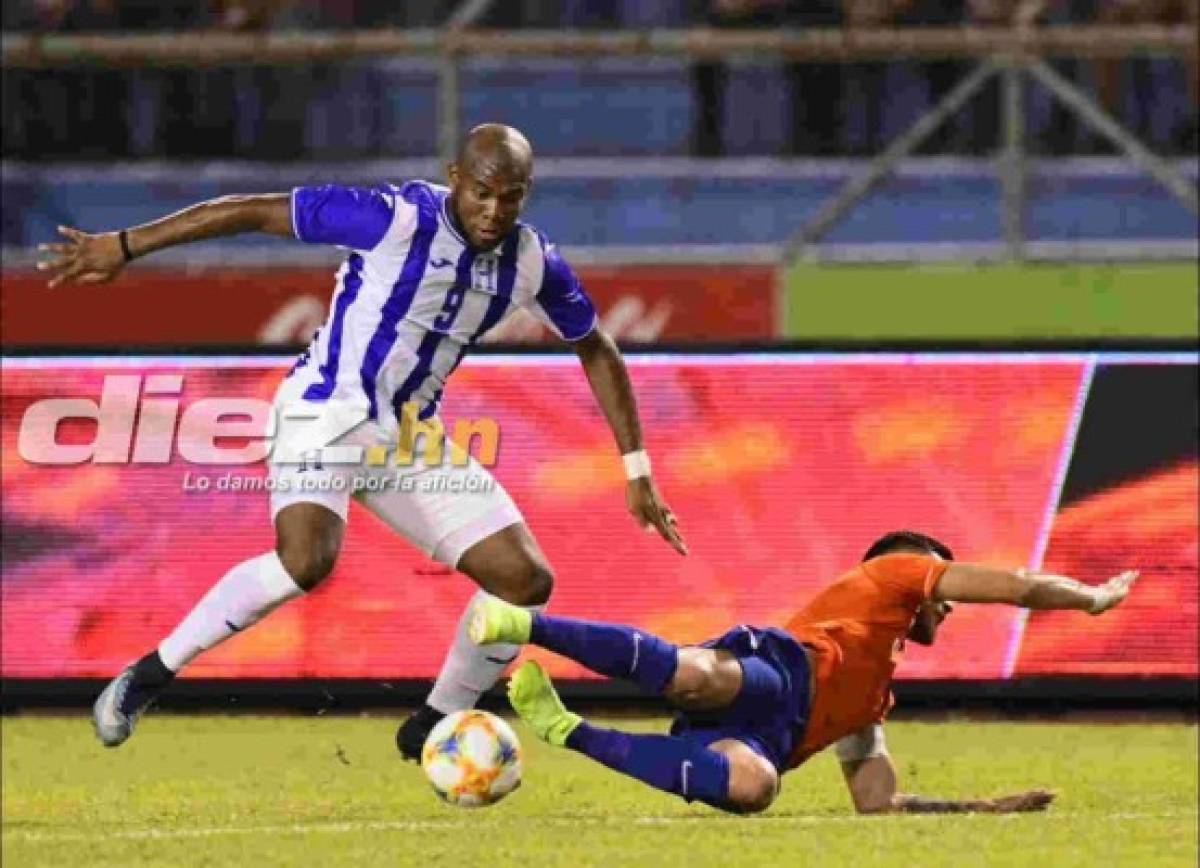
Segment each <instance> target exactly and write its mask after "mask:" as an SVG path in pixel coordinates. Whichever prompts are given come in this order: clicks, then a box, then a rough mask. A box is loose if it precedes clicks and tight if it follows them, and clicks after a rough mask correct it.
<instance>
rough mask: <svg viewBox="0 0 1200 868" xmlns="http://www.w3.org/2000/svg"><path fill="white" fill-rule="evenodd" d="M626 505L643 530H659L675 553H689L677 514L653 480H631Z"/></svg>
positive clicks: (626, 488)
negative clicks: (672, 510)
mask: <svg viewBox="0 0 1200 868" xmlns="http://www.w3.org/2000/svg"><path fill="white" fill-rule="evenodd" d="M625 503H626V505H627V506H628V507H629V513H630V515H632V516H633V517H634V519H635V520H636V521H637V523H638V524H640V525H641V526H642V529H643V530H645V531H647V532H650V531H651V530H657V531H658V533H659V535H660V536H662V538H663V539H665V540H666V541H667V542H669V543H670V544H671V548H673V549H675V551H677V552H679V553H680V554H681V555H686V554H687V553H688V547H687V543H685V542H684V541H683V537H682V536H680V534H679V522H678V520H676V518H675V513H673V512H671V508H670V507H669V506H667V505H666V504H665V503H663V499H662V497H661V496H660V495H659V493H658V488H656V487H655V485H654V480H653V479H651V478H650V477H648V476H642V477H639V478H637V479H631V480H629V484H628V485H626V486H625Z"/></svg>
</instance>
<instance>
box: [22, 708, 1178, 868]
mask: <svg viewBox="0 0 1200 868" xmlns="http://www.w3.org/2000/svg"><path fill="white" fill-rule="evenodd" d="M625 725H626V726H629V727H632V728H647V727H654V726H658V725H659V724H658V723H657V722H655V721H646V720H639V721H634V722H629V723H626V724H625ZM394 726H395V721H394V720H393V719H391V718H389V717H374V718H372V717H329V716H321V717H250V716H227V717H214V716H204V717H181V716H170V715H157V716H155V715H153V714H152V715H150V716H149V717H147V718H146V719H145V720H143V721H142V724H141V728H140V730H139V732H138V733H137V735H136V736H135V738H134V739H133V740H132V741H131V742H129V743H128V744H127V745H125V746H123V747H122V748H120V749H117V750H105V749H103V748H101V747H100V746H99V745H98V744H97V743H96V742H95V741H93V738H92V734H91V730H90V726H89V724H88V722H87V721H86V719H84V718H82V717H8V718H4V719H3V770H4V777H3V785H4V797H3V815H4V834H3V863H4V865H5V868H18V866H27V865H47V866H50V865H52V866H84V865H88V866H90V865H113V866H118V865H119V866H123V868H129V866H140V865H188V866H192V865H213V866H235V865H255V866H257V865H305V866H314V865H315V866H321V868H327V866H343V865H354V866H359V865H408V864H412V865H423V866H425V865H472V866H491V865H498V866H501V865H502V866H508V865H519V866H541V865H562V866H571V868H579V866H586V865H603V866H608V868H624V866H636V865H646V866H664V865H687V866H722V868H724V866H738V865H753V866H756V868H766V866H783V865H800V864H813V865H853V866H855V868H860V866H866V865H884V864H887V865H921V866H922V868H924V866H938V865H955V866H962V865H989V866H990V865H1014V866H1017V865H1022V866H1023V865H1037V866H1039V868H1049V866H1060V865H1079V866H1096V865H1106V866H1107V865H1129V866H1152V865H1179V866H1194V865H1195V864H1196V834H1197V829H1196V807H1197V805H1196V784H1197V781H1196V762H1197V752H1196V728H1195V726H1190V725H1183V724H1175V725H1170V724H1163V725H1149V724H1136V725H1135V724H1123V725H1062V724H1031V723H975V722H965V721H951V722H942V723H894V724H892V725H890V727H889V729H890V734H889V739H890V744H891V748H892V752H893V754H894V755H895V756H896V758H897V763H898V767H899V768H900V770H901V774H902V778H903V782H904V784H905V787H906V789H909V790H911V791H914V792H920V793H924V794H929V795H943V796H966V795H978V794H1000V793H1003V792H1007V791H1013V790H1018V789H1022V788H1025V787H1030V786H1035V785H1048V786H1051V787H1053V788H1056V789H1057V790H1058V791H1059V792H1060V794H1061V795H1060V798H1059V801H1058V803H1057V804H1055V805H1054V807H1053V808H1052V810H1051V811H1050V812H1049V813H1047V814H1041V815H1028V816H1010V817H998V816H986V815H979V816H938V817H928V816H926V817H868V818H858V817H854V816H852V815H851V813H850V810H849V804H848V800H847V797H846V794H845V792H844V788H843V786H842V784H841V781H840V775H839V773H838V771H837V767H836V763H835V762H834V760H833V759H832V757H828V756H820V757H817V758H816V759H814V760H813V761H812V762H811V763H810V764H809V765H808V766H806V767H804V768H803V769H801V770H799V771H797V772H793V773H792V774H790V775H788V777H787V778H786V779H785V780H786V782H785V786H784V791H783V794H782V796H781V797H780V799H779V800H778V801H777V802H776V804H775V805H774V806H773V807H772V808H771V810H770V811H769V812H768V813H766V814H764V815H761V816H758V817H747V818H741V817H727V816H724V815H722V814H719V813H716V812H714V811H711V810H709V809H707V808H704V807H702V806H695V805H691V806H689V805H687V804H685V803H683V802H682V801H680V800H678V799H676V798H673V797H669V796H666V795H662V794H660V793H657V792H655V791H652V790H650V789H647V788H645V787H643V786H642V785H640V784H638V783H636V782H634V781H630V780H628V779H625V778H622V777H618V776H617V775H615V774H613V773H611V772H608V771H607V770H606V769H603V768H601V767H600V766H597V765H595V764H593V763H591V762H589V761H587V760H585V759H584V758H582V757H580V756H578V755H575V754H572V753H569V752H566V751H562V750H557V749H551V748H548V747H545V746H544V745H542V744H540V743H537V742H535V741H534V740H533V738H532V735H531V734H530V733H529V731H528V730H525V729H519V730H518V731H519V734H520V735H521V737H522V739H523V741H524V742H525V746H526V748H527V754H526V763H527V766H526V775H525V783H524V786H523V787H522V788H521V789H520V790H518V791H517V792H516V793H514V794H513V795H512V796H511V797H510V798H509V799H508V800H506V801H505V802H503V803H501V804H500V805H497V806H494V807H492V808H487V809H483V810H475V811H467V810H461V809H455V808H450V807H447V806H444V805H442V804H441V803H440V802H439V801H438V800H437V799H436V797H435V796H434V795H433V793H432V791H431V790H430V789H429V788H428V787H427V785H426V783H425V781H424V778H423V777H422V776H421V775H420V773H419V771H418V770H417V769H416V768H415V767H413V766H410V765H405V764H402V763H401V762H400V761H399V760H398V759H397V757H396V754H395V749H394V747H393V745H392V734H393V731H394Z"/></svg>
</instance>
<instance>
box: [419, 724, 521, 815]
mask: <svg viewBox="0 0 1200 868" xmlns="http://www.w3.org/2000/svg"><path fill="white" fill-rule="evenodd" d="M421 766H422V768H424V769H425V776H426V777H428V778H429V782H430V783H431V784H433V789H434V792H436V793H437V794H438V795H439V796H440V797H441V798H442V799H443V800H444V801H446V802H449V803H450V804H451V805H456V806H457V807H460V808H479V807H483V806H484V805H491V804H494V803H496V802H498V801H500V800H501V799H503V798H504V797H505V796H507V795H508V794H509V793H511V792H512V791H513V790H515V789H516V788H517V787H519V786H520V785H521V743H520V742H519V741H518V740H517V735H516V733H514V732H513V731H512V728H511V727H510V726H509V725H508V724H507V723H505V722H504V721H503V720H501V719H500V718H498V717H496V715H494V714H488V712H486V711H477V710H474V709H471V710H468V711H456V712H454V713H453V714H448V715H446V716H445V717H444V718H443V719H442V720H441V721H440V722H439V723H438V725H437V726H435V727H434V728H433V731H432V732H430V733H429V737H428V738H427V739H425V746H424V747H423V748H422V749H421Z"/></svg>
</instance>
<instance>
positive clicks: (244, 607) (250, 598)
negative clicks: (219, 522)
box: [158, 551, 304, 672]
mask: <svg viewBox="0 0 1200 868" xmlns="http://www.w3.org/2000/svg"><path fill="white" fill-rule="evenodd" d="M303 593H304V592H303V591H302V590H301V589H300V586H299V585H297V584H296V583H295V582H294V581H293V580H292V577H291V576H290V575H288V571H287V570H286V569H284V567H283V562H282V561H280V560H279V555H277V554H276V553H275V552H273V551H272V552H267V553H266V554H265V555H259V556H258V557H256V558H251V559H250V560H248V561H242V562H241V563H240V564H238V565H237V566H236V567H234V568H233V569H231V570H230V571H229V572H227V573H226V574H225V575H224V576H223V577H222V578H221V581H219V582H217V583H216V584H215V585H213V586H212V587H211V588H210V589H209V591H208V593H207V594H205V595H204V596H203V597H202V598H201V600H200V602H199V603H197V604H196V607H195V608H194V609H192V611H190V612H188V614H187V617H186V618H184V619H183V620H182V621H180V622H179V626H177V627H176V628H175V630H174V631H173V632H172V633H171V635H170V636H168V637H167V638H166V639H163V641H162V643H161V644H160V645H159V646H158V656H159V657H161V658H162V662H163V664H164V665H165V666H166V667H167V668H168V669H170V670H171V671H172V672H178V671H179V670H180V669H182V668H183V667H184V666H186V665H187V664H188V663H190V662H191V661H192V659H193V658H194V657H196V656H197V655H198V654H200V653H201V652H202V651H207V650H208V649H209V648H211V647H213V646H214V645H218V644H220V643H221V642H224V641H225V640H226V639H228V638H229V637H230V636H232V635H233V634H234V633H238V632H240V631H242V630H244V629H246V628H247V627H249V626H250V625H251V624H257V623H258V622H259V621H260V620H261V619H262V618H263V616H265V615H267V614H268V613H270V612H271V611H273V610H274V609H275V608H276V607H278V606H279V605H280V604H281V603H285V602H287V601H288V600H291V599H293V598H294V597H299V596H300V595H301V594H303Z"/></svg>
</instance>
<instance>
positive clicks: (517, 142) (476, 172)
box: [454, 124, 533, 180]
mask: <svg viewBox="0 0 1200 868" xmlns="http://www.w3.org/2000/svg"><path fill="white" fill-rule="evenodd" d="M454 161H455V163H457V165H458V169H459V171H460V172H463V173H464V174H467V175H469V176H471V177H473V178H496V177H506V178H510V179H512V180H527V179H528V178H530V177H531V176H532V175H533V146H532V145H530V144H529V139H527V138H525V136H524V135H522V133H521V131H520V130H518V129H516V128H515V127H510V126H508V125H507V124H480V125H479V126H477V127H475V128H474V129H472V130H471V131H470V132H469V133H467V136H466V138H464V139H463V142H462V145H461V146H460V147H459V149H458V154H457V155H456V156H455V159H454Z"/></svg>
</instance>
